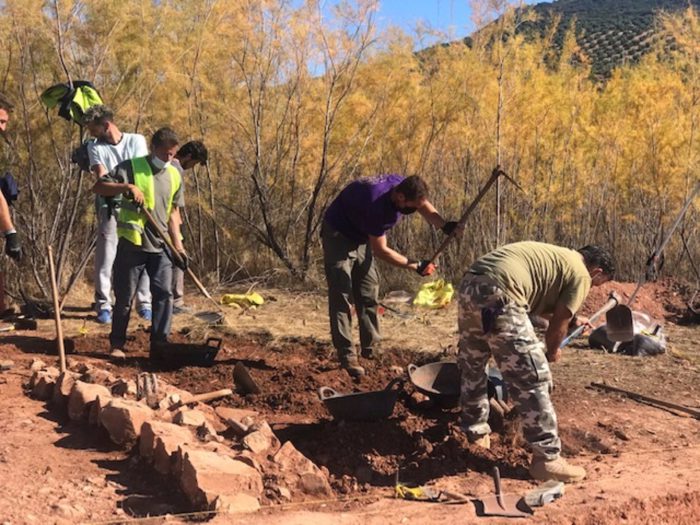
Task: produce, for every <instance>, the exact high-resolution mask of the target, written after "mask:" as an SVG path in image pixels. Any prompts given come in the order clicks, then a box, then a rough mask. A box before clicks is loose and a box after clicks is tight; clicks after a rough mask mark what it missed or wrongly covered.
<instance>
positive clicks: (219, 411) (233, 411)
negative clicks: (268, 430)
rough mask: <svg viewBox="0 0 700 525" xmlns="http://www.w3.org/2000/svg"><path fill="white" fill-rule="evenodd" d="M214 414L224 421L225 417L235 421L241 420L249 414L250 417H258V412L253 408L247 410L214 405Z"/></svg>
mask: <svg viewBox="0 0 700 525" xmlns="http://www.w3.org/2000/svg"><path fill="white" fill-rule="evenodd" d="M214 412H216V415H217V416H219V417H220V418H221V419H223V420H224V421H226V420H227V419H235V420H237V421H242V420H243V418H244V417H247V416H250V417H252V418H254V419H255V418H257V417H259V414H258V412H256V411H255V410H247V409H245V408H231V407H216V408H215V409H214Z"/></svg>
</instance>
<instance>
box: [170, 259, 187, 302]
mask: <svg viewBox="0 0 700 525" xmlns="http://www.w3.org/2000/svg"><path fill="white" fill-rule="evenodd" d="M173 306H185V272H183V271H182V269H181V268H178V267H177V266H173Z"/></svg>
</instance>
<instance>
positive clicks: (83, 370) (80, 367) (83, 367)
mask: <svg viewBox="0 0 700 525" xmlns="http://www.w3.org/2000/svg"><path fill="white" fill-rule="evenodd" d="M91 368H92V367H91V366H90V365H89V364H87V363H82V362H79V363H75V364H74V365H73V366H71V367H70V369H71V371H73V372H77V373H78V374H87V373H88V372H89V371H90V370H91Z"/></svg>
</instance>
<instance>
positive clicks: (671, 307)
mask: <svg viewBox="0 0 700 525" xmlns="http://www.w3.org/2000/svg"><path fill="white" fill-rule="evenodd" d="M636 287H637V283H622V282H618V281H611V282H608V283H605V284H603V285H602V286H594V287H592V288H591V291H590V292H589V294H588V297H587V299H586V302H585V303H584V305H583V307H582V308H581V313H582V314H583V315H591V314H592V313H594V312H596V311H597V310H599V309H600V308H601V307H602V306H603V305H604V304H605V302H606V301H607V300H608V297H609V296H610V293H611V292H617V293H618V294H619V295H620V297H621V298H622V300H623V302H624V303H626V302H627V301H628V300H629V298H630V297H631V296H632V294H633V293H634V290H635V288H636ZM632 309H633V310H638V311H640V312H644V313H646V314H649V315H650V316H651V317H652V318H653V319H656V320H659V321H662V320H664V319H670V318H676V317H678V316H679V315H682V313H683V312H685V310H686V305H685V301H684V296H683V293H682V289H681V286H680V285H679V284H678V283H676V282H675V281H673V280H670V279H663V280H659V281H657V282H653V283H645V284H644V285H642V287H641V288H640V289H639V292H638V293H637V297H636V299H635V301H634V303H633V305H632Z"/></svg>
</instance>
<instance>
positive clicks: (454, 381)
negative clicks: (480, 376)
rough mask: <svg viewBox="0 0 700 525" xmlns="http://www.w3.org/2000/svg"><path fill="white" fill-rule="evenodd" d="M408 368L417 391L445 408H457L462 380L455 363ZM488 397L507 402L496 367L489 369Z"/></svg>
mask: <svg viewBox="0 0 700 525" xmlns="http://www.w3.org/2000/svg"><path fill="white" fill-rule="evenodd" d="M407 368H408V378H409V379H410V380H411V383H412V384H413V386H414V387H416V390H418V391H419V392H421V393H423V394H425V395H426V396H428V397H430V398H431V399H433V400H434V401H435V402H437V403H438V404H439V405H440V406H442V407H444V408H449V407H454V406H457V404H458V403H459V396H460V383H461V379H462V378H461V375H460V371H459V367H458V366H457V363H456V362H455V361H438V362H435V363H428V364H427V365H423V366H420V367H419V366H416V365H414V364H410V365H408V367H407ZM488 396H489V397H495V398H496V399H501V400H503V401H505V400H507V392H506V388H505V383H504V382H503V376H502V375H501V372H500V371H499V370H498V369H497V368H494V367H489V369H488Z"/></svg>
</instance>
